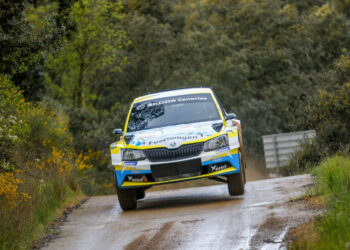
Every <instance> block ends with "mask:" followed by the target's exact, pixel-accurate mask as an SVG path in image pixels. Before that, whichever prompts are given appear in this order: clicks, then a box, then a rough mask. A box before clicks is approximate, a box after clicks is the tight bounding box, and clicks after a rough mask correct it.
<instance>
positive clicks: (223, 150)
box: [216, 147, 230, 153]
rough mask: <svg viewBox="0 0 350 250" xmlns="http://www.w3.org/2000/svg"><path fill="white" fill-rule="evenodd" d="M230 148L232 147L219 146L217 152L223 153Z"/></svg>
mask: <svg viewBox="0 0 350 250" xmlns="http://www.w3.org/2000/svg"><path fill="white" fill-rule="evenodd" d="M228 150H230V147H224V148H219V149H217V150H216V153H221V152H225V151H228Z"/></svg>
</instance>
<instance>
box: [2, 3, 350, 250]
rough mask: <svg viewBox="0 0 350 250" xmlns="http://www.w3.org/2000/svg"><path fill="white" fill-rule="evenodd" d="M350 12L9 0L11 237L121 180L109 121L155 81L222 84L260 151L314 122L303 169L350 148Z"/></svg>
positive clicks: (6, 98) (114, 122) (5, 184)
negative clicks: (266, 138)
mask: <svg viewBox="0 0 350 250" xmlns="http://www.w3.org/2000/svg"><path fill="white" fill-rule="evenodd" d="M349 18H350V2H349V1H347V0H329V1H327V0H166V1H161V0H122V1H117V0H12V1H6V0H0V27H1V28H0V157H1V158H0V203H1V204H2V205H1V206H2V209H0V213H1V218H2V219H1V220H3V221H1V224H2V225H4V226H3V227H1V232H0V246H1V247H3V248H6V247H15V246H14V245H11V244H14V243H13V242H12V243H9V242H11V239H14V238H18V235H20V236H21V237H23V240H22V241H23V242H24V243H23V244H28V242H31V240H32V239H33V237H34V236H33V230H32V229H33V228H35V230H34V231H38V232H42V229H40V227H39V229H38V226H37V225H38V224H42V225H44V224H45V223H46V222H47V221H49V220H50V218H52V217H54V215H53V214H52V210H54V209H55V208H57V207H60V206H61V205H62V200H64V201H72V200H74V199H76V198H77V197H80V196H81V194H82V193H85V194H87V195H93V194H105V193H111V192H113V191H112V190H113V168H112V166H111V162H110V160H109V145H110V143H112V142H113V141H115V140H116V139H117V138H115V136H113V135H112V133H111V132H112V130H113V129H114V128H118V127H123V125H124V121H125V118H126V114H127V110H128V108H129V105H130V103H131V101H132V100H133V99H134V98H135V97H137V96H140V95H144V94H147V93H152V92H155V91H163V90H169V89H174V88H186V87H199V86H203V87H211V88H212V89H213V90H214V91H215V93H216V94H217V96H218V97H219V99H220V100H221V102H222V103H223V105H224V107H225V108H226V110H227V111H229V112H234V113H236V114H237V115H238V117H239V119H241V121H242V123H243V135H244V139H245V143H246V145H247V149H248V150H249V153H250V154H254V155H259V154H260V155H261V154H262V140H261V136H262V135H264V134H272V133H280V132H289V131H297V130H305V129H316V130H317V138H316V139H315V141H314V142H312V143H309V144H307V145H304V150H303V151H302V152H300V153H299V154H298V155H297V156H296V157H295V160H294V162H293V166H294V168H295V169H294V170H295V171H302V170H303V169H305V168H306V167H307V166H308V165H309V164H311V163H312V164H314V163H315V162H316V163H317V162H319V161H320V160H321V159H322V158H324V157H325V156H328V155H331V154H334V153H336V152H349V148H350V147H349V138H350V19H349ZM42 204H46V205H45V206H44V207H45V208H42V207H43V206H42ZM28 213H29V214H30V215H31V216H27V215H28ZM13 218H16V219H13ZM28 218H29V219H28ZM9 228H10V230H9ZM11 230H12V231H11ZM8 244H10V245H8ZM18 244H22V243H18Z"/></svg>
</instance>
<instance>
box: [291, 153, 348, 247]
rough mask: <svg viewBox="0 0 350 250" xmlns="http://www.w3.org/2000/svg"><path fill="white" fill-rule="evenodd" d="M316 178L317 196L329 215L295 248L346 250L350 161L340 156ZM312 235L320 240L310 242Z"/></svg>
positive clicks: (326, 164) (318, 170) (316, 173)
mask: <svg viewBox="0 0 350 250" xmlns="http://www.w3.org/2000/svg"><path fill="white" fill-rule="evenodd" d="M313 174H314V176H315V181H316V190H317V191H316V192H317V194H319V195H321V197H323V199H324V201H325V204H326V208H327V211H326V212H325V214H324V215H322V216H321V217H320V218H319V219H318V220H317V221H316V222H315V224H314V227H312V228H311V229H310V232H308V233H306V234H305V235H302V236H301V238H300V239H297V241H296V242H295V244H294V246H293V247H292V248H293V249H346V248H347V247H348V244H349V240H350V231H349V230H348V229H349V227H350V220H349V214H350V207H349V202H350V185H349V183H350V159H349V157H348V156H346V157H344V156H339V155H336V156H333V157H331V158H328V159H326V160H324V161H323V162H322V163H321V164H320V165H319V166H318V167H316V168H315V169H314V170H313ZM311 230H312V232H311ZM308 234H316V236H313V237H312V238H311V240H310V239H309V238H308Z"/></svg>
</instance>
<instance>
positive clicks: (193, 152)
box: [144, 143, 203, 162]
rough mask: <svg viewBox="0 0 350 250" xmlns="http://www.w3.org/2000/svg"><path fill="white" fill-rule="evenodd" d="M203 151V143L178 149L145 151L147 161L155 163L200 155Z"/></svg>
mask: <svg viewBox="0 0 350 250" xmlns="http://www.w3.org/2000/svg"><path fill="white" fill-rule="evenodd" d="M202 150H203V143H193V144H187V145H183V146H180V147H179V148H177V149H167V148H156V149H147V150H144V152H145V154H146V156H147V159H148V160H149V161H153V162H157V161H158V162H159V161H168V160H177V159H183V158H189V157H194V156H197V155H199V154H200V153H201V152H202Z"/></svg>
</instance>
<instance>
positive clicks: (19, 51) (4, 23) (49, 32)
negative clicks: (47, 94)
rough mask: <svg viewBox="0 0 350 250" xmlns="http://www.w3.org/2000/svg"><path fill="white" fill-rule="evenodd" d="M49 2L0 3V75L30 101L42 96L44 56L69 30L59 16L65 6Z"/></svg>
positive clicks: (3, 0)
mask: <svg viewBox="0 0 350 250" xmlns="http://www.w3.org/2000/svg"><path fill="white" fill-rule="evenodd" d="M32 2H35V3H36V6H34V5H33V4H32ZM52 2H54V1H52ZM52 2H51V1H48V0H47V1H45V0H43V1H29V0H24V1H23V0H13V1H7V0H1V1H0V27H1V29H0V48H1V49H0V74H6V75H9V76H10V78H11V80H12V82H13V83H14V84H15V85H16V86H18V87H20V89H21V90H23V91H24V95H25V96H26V98H27V99H30V100H38V99H40V98H41V97H42V94H43V90H44V88H45V85H44V81H43V80H44V79H43V66H44V63H45V60H46V56H47V54H48V53H50V51H52V50H55V49H57V48H58V47H59V44H60V41H61V40H62V37H63V36H64V34H66V32H67V31H68V28H69V26H67V25H66V24H67V22H68V21H64V19H65V18H63V17H62V13H63V12H64V11H65V10H66V9H67V7H64V6H61V4H59V7H57V6H56V5H55V4H53V3H52ZM64 2H67V1H64ZM36 7H37V8H36ZM52 10H55V11H53V12H51V11H52ZM35 13H36V15H33V14H35ZM39 19H41V20H39Z"/></svg>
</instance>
